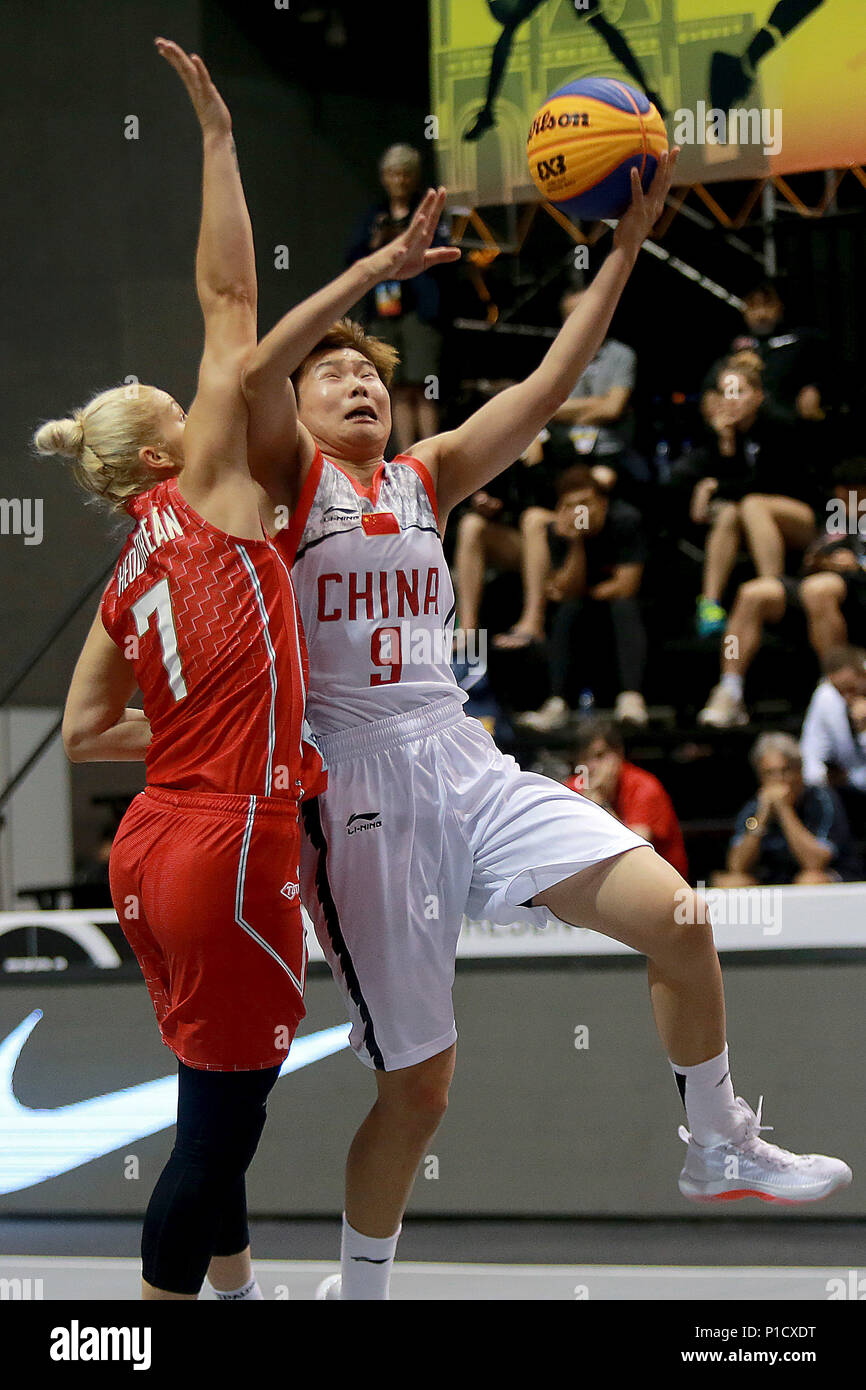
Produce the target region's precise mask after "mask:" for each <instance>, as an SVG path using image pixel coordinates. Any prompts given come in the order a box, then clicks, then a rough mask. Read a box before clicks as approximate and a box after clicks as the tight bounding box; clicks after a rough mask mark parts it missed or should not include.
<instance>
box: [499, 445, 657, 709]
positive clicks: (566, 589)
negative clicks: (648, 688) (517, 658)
mask: <svg viewBox="0 0 866 1390" xmlns="http://www.w3.org/2000/svg"><path fill="white" fill-rule="evenodd" d="M557 490H558V494H559V496H558V501H557V507H556V512H555V515H554V520H553V521H552V522H551V523H550V525H549V526H548V527H547V546H548V547H549V552H550V556H551V562H552V564H553V566H554V569H553V571H552V573H551V575H550V578H549V579H548V580H547V583H546V588H545V592H546V596H547V598H548V599H549V600H551V601H552V602H554V603H555V604H556V605H557V607H556V611H555V613H554V616H553V622H552V626H551V632H550V639H549V647H548V657H549V662H550V674H551V688H552V694H551V695H550V697H549V699H547V700H546V701H545V703H544V705H542V707H541V709H540V710H535V711H534V712H532V713H529V714H524V715H522V716H520V721H519V722H520V723H522V724H524V725H526V727H528V728H531V729H535V730H536V731H538V732H549V731H550V730H553V729H557V728H561V727H563V726H564V725H565V724H567V723H568V720H569V717H570V714H571V711H570V709H569V706H568V702H567V700H566V690H567V685H568V676H569V672H570V666H571V658H572V653H573V649H574V645H575V644H574V628H575V625H576V623H577V621H578V619H579V618H580V617H581V616H584V610H585V609H586V607H587V606H590V605H591V606H592V607H593V608H594V609H595V610H597V611H598V610H603V612H604V613H605V614H606V615H608V616H609V619H610V622H611V624H612V626H613V639H614V650H615V654H616V663H617V672H618V676H619V688H620V694H619V695H618V697H617V701H616V709H615V717H616V718H617V719H622V720H626V721H628V722H630V723H634V724H645V723H646V722H647V710H646V705H645V703H644V698H643V695H642V693H641V686H642V685H643V674H644V667H645V664H646V650H647V639H646V631H645V628H644V624H643V617H642V614H641V608H640V600H639V598H638V593H639V590H640V585H641V580H642V578H643V569H644V564H645V562H646V540H645V537H644V534H643V524H642V522H641V517H640V513H639V512H638V511H637V510H636V509H635V508H634V507H632V506H631V505H630V504H629V503H628V502H623V501H620V500H618V499H617V498H613V499H611V498H609V497H608V495H607V493H606V492H605V491H604V490H603V489H602V488H601V487H600V485H599V483H598V480H597V479H596V478H595V476H594V474H593V470H592V469H591V468H588V467H587V466H586V465H585V464H584V465H581V464H576V465H575V467H574V468H569V469H567V470H566V472H565V473H563V475H562V476H561V478H560V479H559V482H558V489H557ZM597 660H598V657H597V653H596V654H594V655H593V661H594V662H597Z"/></svg>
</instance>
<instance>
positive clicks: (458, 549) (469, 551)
mask: <svg viewBox="0 0 866 1390" xmlns="http://www.w3.org/2000/svg"><path fill="white" fill-rule="evenodd" d="M511 384H513V383H511V382H497V383H495V384H493V383H491V385H492V387H493V389H492V390H490V391H488V394H492V395H495V394H497V393H498V392H499V391H501V390H505V389H506V387H507V386H509V385H511ZM557 471H561V468H560V469H559V470H557V467H556V465H555V464H554V463H553V462H552V461H550V460H546V459H545V458H544V455H543V452H542V449H541V446H540V445H539V444H538V441H533V443H532V444H531V445H530V446H529V448H528V449H527V450H526V452H525V453H524V454H523V455H522V457H521V458H520V459H519V460H518V461H517V462H516V463H515V464H514V465H513V466H512V467H511V468H507V469H506V470H505V472H504V473H500V474H499V475H498V477H496V478H494V479H493V480H492V481H491V482H489V483H488V484H487V486H486V488H485V489H484V490H483V491H481V492H475V493H473V494H472V496H471V497H470V498H469V499H468V501H467V503H466V507H465V509H464V511H463V513H462V515H461V516H460V518H459V520H458V522H457V534H456V541H455V547H454V563H453V571H454V588H455V592H456V596H457V607H458V612H459V620H460V626H461V627H462V628H463V629H465V630H467V631H468V630H471V629H473V628H477V627H478V622H479V612H480V608H481V600H482V597H483V593H484V585H485V581H486V579H487V574H488V571H489V570H490V569H494V570H498V571H500V572H503V571H506V572H507V571H513V570H521V571H522V572H523V575H524V611H525V612H526V611H529V612H532V613H533V614H535V612H536V611H537V612H538V618H537V621H533V623H532V625H531V630H527V632H526V634H525V640H515V641H513V642H510V643H508V642H506V643H504V644H502V645H506V646H507V645H513V646H524V645H528V644H529V643H530V642H531V641H542V640H543V639H544V610H545V605H546V599H545V595H544V579H545V577H546V575H545V574H542V575H541V578H540V581H536V578H535V577H536V574H537V573H538V571H539V569H540V568H543V565H542V566H541V567H539V565H538V564H537V562H535V557H534V556H532V557H531V558H532V560H533V563H528V560H529V559H530V557H529V556H528V555H527V548H530V549H531V547H532V546H533V545H534V546H535V547H536V549H537V548H538V539H537V528H533V527H532V526H526V525H525V522H524V518H526V517H527V515H528V514H530V513H531V514H532V515H535V514H540V515H543V516H544V517H546V518H549V517H551V516H552V515H553V512H552V510H551V509H552V508H553V507H554V506H555V505H556V473H557ZM544 553H545V555H546V553H547V543H546V538H545V539H544ZM533 584H535V589H536V590H537V592H535V591H534V590H533ZM513 631H514V630H513V629H512V632H513ZM494 640H496V639H494ZM497 645H499V643H497Z"/></svg>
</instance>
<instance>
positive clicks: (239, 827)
mask: <svg viewBox="0 0 866 1390" xmlns="http://www.w3.org/2000/svg"><path fill="white" fill-rule="evenodd" d="M298 856H299V831H298V816H297V807H296V806H295V804H294V803H293V802H286V801H283V800H281V799H280V798H277V797H258V796H232V795H221V794H216V793H196V792H173V791H167V790H165V789H163V788H161V787H148V788H147V789H146V790H145V791H144V792H143V793H142V794H141V795H139V796H137V797H136V798H135V800H134V801H133V802H132V805H131V806H130V808H129V810H128V811H127V813H126V815H125V816H124V818H123V821H122V822H121V826H120V829H119V831H118V833H117V836H116V838H115V841H114V844H113V846H112V849H111V860H110V866H109V868H110V877H111V896H112V901H113V902H114V906H115V909H116V911H117V916H118V920H119V921H120V924H121V926H122V928H123V931H124V933H125V935H126V938H127V940H128V941H129V944H130V946H131V947H132V949H133V951H134V952H135V954H136V956H137V958H138V963H139V965H140V966H141V969H142V973H143V975H144V978H145V981H146V983H147V988H148V990H149V992H150V997H151V1000H152V1001H153V1007H154V1009H155V1011H156V1017H157V1021H158V1023H159V1027H160V1031H161V1033H162V1039H163V1042H164V1043H165V1044H166V1046H167V1047H170V1048H171V1050H172V1051H173V1052H174V1053H175V1054H176V1055H177V1056H178V1057H179V1058H180V1060H181V1061H182V1062H185V1063H186V1064H187V1066H190V1067H201V1068H204V1069H206V1070H210V1071H255V1070H258V1069H259V1068H261V1067H273V1066H279V1065H280V1064H281V1063H282V1062H284V1061H285V1060H286V1056H287V1053H288V1050H289V1047H290V1045H291V1041H292V1038H293V1037H294V1034H295V1030H296V1028H297V1026H298V1024H299V1023H300V1021H301V1019H302V1018H303V1017H304V1013H305V1010H304V1003H303V992H304V978H305V974H306V966H307V950H306V943H305V940H304V926H303V921H302V918H301V904H300V897H299V893H298Z"/></svg>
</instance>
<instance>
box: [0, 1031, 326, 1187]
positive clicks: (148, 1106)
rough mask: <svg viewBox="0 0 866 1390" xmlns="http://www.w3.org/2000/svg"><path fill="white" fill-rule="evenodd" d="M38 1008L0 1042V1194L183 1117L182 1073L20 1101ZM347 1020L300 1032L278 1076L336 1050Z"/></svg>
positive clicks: (32, 1183)
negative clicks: (61, 1101)
mask: <svg viewBox="0 0 866 1390" xmlns="http://www.w3.org/2000/svg"><path fill="white" fill-rule="evenodd" d="M41 1017H42V1010H41V1009H34V1010H33V1012H32V1013H31V1014H28V1016H27V1017H26V1018H25V1019H24V1020H23V1022H21V1023H19V1025H18V1027H17V1028H15V1029H13V1031H12V1032H11V1033H10V1034H9V1035H8V1037H6V1038H4V1039H3V1042H2V1043H0V1194H2V1193H5V1192H20V1191H21V1190H22V1189H23V1188H25V1187H35V1186H36V1184H37V1183H40V1182H45V1181H46V1180H47V1179H48V1178H56V1177H59V1176H60V1174H61V1173H68V1172H69V1171H70V1169H72V1168H79V1167H80V1166H81V1165H82V1164H83V1163H90V1162H92V1160H93V1159H95V1158H102V1157H103V1155H105V1154H109V1153H112V1152H113V1150H114V1149H119V1148H121V1147H122V1146H123V1145H124V1144H129V1143H133V1142H134V1141H135V1140H137V1139H144V1138H146V1136H147V1135H148V1134H157V1133H158V1132H159V1131H160V1130H161V1129H168V1128H169V1126H170V1125H173V1124H174V1123H175V1120H176V1119H177V1077H176V1076H160V1077H158V1078H157V1079H156V1080H155V1081H145V1082H143V1083H142V1084H141V1085H140V1086H127V1087H126V1088H124V1089H123V1090H120V1091H109V1092H108V1093H107V1094H106V1095H101V1096H93V1097H92V1098H91V1099H90V1100H78V1101H75V1102H74V1103H73V1104H72V1105H61V1106H58V1107H57V1108H56V1109H54V1110H36V1109H32V1108H31V1107H30V1106H29V1105H22V1104H21V1102H20V1101H19V1100H18V1099H17V1097H16V1095H15V1092H14V1090H13V1086H12V1076H13V1073H14V1071H15V1067H16V1064H17V1062H18V1058H19V1057H20V1055H21V1052H22V1050H23V1048H24V1044H25V1043H26V1042H27V1039H28V1038H29V1037H30V1034H31V1033H32V1032H33V1029H34V1028H35V1027H36V1025H37V1023H38V1022H39V1020H40V1018H41ZM349 1027H350V1025H349V1024H348V1023H340V1024H338V1025H337V1026H336V1027H335V1028H324V1029H322V1030H321V1031H320V1032H318V1033H309V1034H308V1035H307V1036H306V1037H303V1038H295V1040H294V1042H293V1043H292V1046H291V1049H290V1051H289V1055H288V1057H287V1058H286V1060H285V1062H284V1063H283V1065H282V1067H281V1068H280V1076H281V1077H282V1076H288V1075H289V1073H290V1072H293V1071H299V1070H300V1069H301V1067H308V1066H310V1065H311V1064H312V1063H313V1062H318V1061H320V1060H321V1059H322V1058H323V1057H330V1056H331V1055H332V1054H333V1053H335V1052H339V1051H341V1049H342V1048H344V1047H348V1044H349Z"/></svg>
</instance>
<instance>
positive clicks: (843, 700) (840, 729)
mask: <svg viewBox="0 0 866 1390" xmlns="http://www.w3.org/2000/svg"><path fill="white" fill-rule="evenodd" d="M822 665H823V670H824V675H823V679H822V680H820V681H819V682H818V684H817V686H816V687H815V691H814V693H813V695H812V698H811V700H810V701H809V707H808V709H807V710H806V717H805V719H804V720H803V731H802V733H801V735H800V749H801V751H802V754H803V779H804V781H805V782H806V784H807V785H808V786H814V787H824V786H828V785H829V786H831V787H834V788H835V790H836V791H838V792H839V795H840V796H841V798H842V801H843V804H844V806H845V809H846V812H847V814H848V819H849V821H850V822H851V825H852V829H853V830H854V832H855V834H858V835H859V834H862V833H863V830H864V828H866V651H864V649H863V648H862V647H831V648H830V650H829V651H828V652H827V655H826V656H825V658H824V661H823V663H822Z"/></svg>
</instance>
